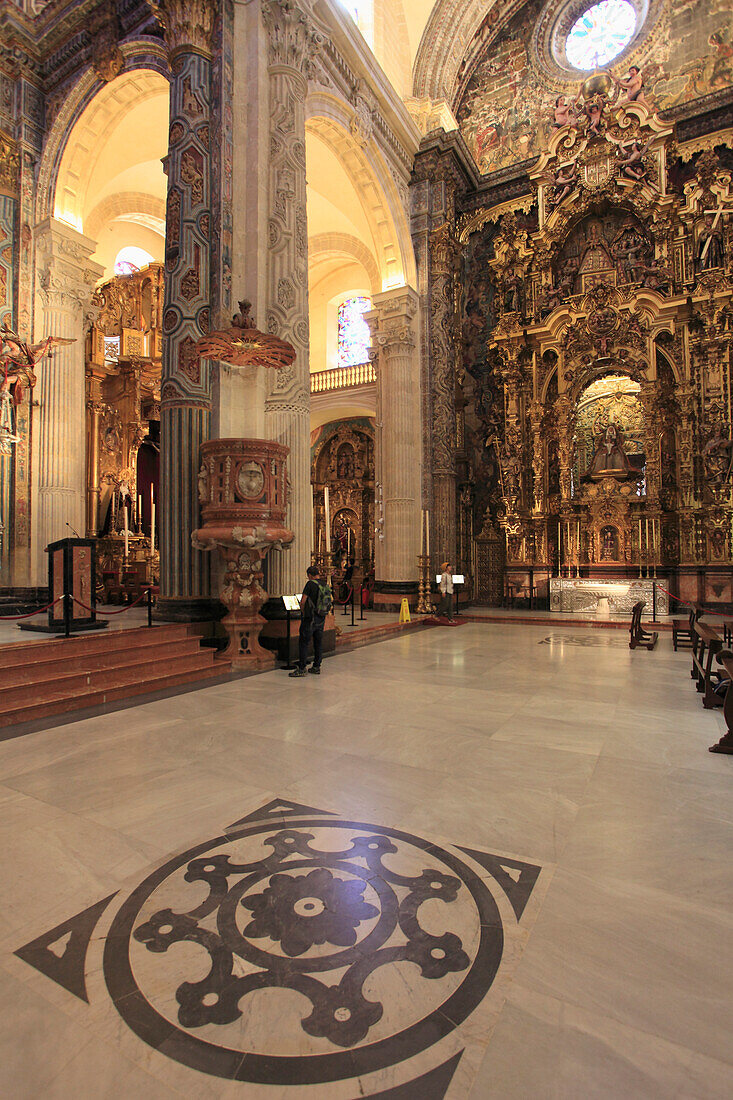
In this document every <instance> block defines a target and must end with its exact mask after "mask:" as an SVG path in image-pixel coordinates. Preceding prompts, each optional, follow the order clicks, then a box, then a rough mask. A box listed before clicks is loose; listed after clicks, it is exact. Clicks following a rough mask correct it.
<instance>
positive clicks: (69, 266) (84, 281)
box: [35, 218, 104, 310]
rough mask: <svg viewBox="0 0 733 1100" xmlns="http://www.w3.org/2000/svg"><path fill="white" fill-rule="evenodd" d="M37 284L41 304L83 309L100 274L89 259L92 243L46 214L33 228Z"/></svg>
mask: <svg viewBox="0 0 733 1100" xmlns="http://www.w3.org/2000/svg"><path fill="white" fill-rule="evenodd" d="M35 242H36V257H37V261H36V263H37V272H38V285H39V289H40V292H41V295H42V296H43V298H44V300H45V304H46V305H49V306H53V307H55V308H58V309H69V310H74V309H86V308H88V307H89V305H90V303H91V299H92V295H93V294H94V287H95V285H96V284H97V283H98V282H99V280H100V279H101V278H102V276H103V275H104V268H103V267H102V265H101V264H97V263H94V262H93V261H92V259H91V257H92V255H93V253H94V252H95V251H96V248H97V246H96V243H95V242H94V241H93V240H91V239H90V238H89V237H85V236H84V234H83V233H79V232H78V230H76V229H74V228H73V226H70V225H67V224H66V223H65V222H61V221H59V220H58V219H56V218H46V220H45V221H43V222H41V223H40V224H39V225H37V226H36V229H35Z"/></svg>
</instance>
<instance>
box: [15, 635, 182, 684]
mask: <svg viewBox="0 0 733 1100" xmlns="http://www.w3.org/2000/svg"><path fill="white" fill-rule="evenodd" d="M190 637H196V636H195V635H192V634H191V633H190V631H189V628H188V626H187V625H186V624H185V623H182V624H180V625H174V626H153V627H146V626H141V627H133V628H131V629H130V630H107V631H104V632H103V633H101V632H96V633H93V634H92V633H89V634H83V635H82V634H79V635H76V636H75V637H74V636H72V637H71V638H64V637H54V638H52V639H44V640H42V641H38V642H14V643H12V644H11V645H6V646H3V647H2V655H1V657H0V664H2V668H3V669H5V668H11V667H15V666H17V665H24V664H31V663H35V662H41V663H42V662H44V661H47V660H55V659H56V658H58V657H67V658H71V657H78V656H84V655H91V654H93V653H109V652H112V651H113V650H120V649H127V650H129V649H133V648H136V647H139V646H148V645H162V644H170V643H172V642H174V641H180V640H182V639H184V638H190ZM1 682H2V673H1V672H0V683H1Z"/></svg>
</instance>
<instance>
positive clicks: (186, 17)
mask: <svg viewBox="0 0 733 1100" xmlns="http://www.w3.org/2000/svg"><path fill="white" fill-rule="evenodd" d="M156 12H157V15H158V19H159V21H160V22H161V24H162V26H163V30H164V32H165V40H166V45H167V47H168V51H169V56H170V67H171V84H170V97H171V99H170V129H169V136H168V141H169V145H168V157H167V163H166V170H167V174H168V198H167V207H166V239H165V301H164V306H163V367H162V378H161V392H160V397H161V402H160V419H161V425H160V430H161V447H160V500H159V502H158V516H159V519H160V528H159V538H160V588H161V594H160V599H159V601H158V613H159V615H160V616H161V618H164V619H174V620H183V621H185V620H191V619H206V618H209V617H210V615H211V613H212V601H211V598H210V596H209V562H208V560H207V558H206V557H205V556H204V555H203V554H202V553H201V551H199V550H194V549H193V547H192V545H191V533H192V532H193V531H195V530H196V529H197V527H198V526H199V505H198V482H197V475H198V469H199V461H200V460H199V448H200V446H201V444H202V443H203V442H204V441H205V440H206V439H208V438H209V432H210V424H211V367H210V365H209V361H208V360H205V359H199V357H198V356H197V355H196V353H195V351H194V347H195V345H196V343H197V341H198V340H199V339H200V338H201V336H204V335H206V333H208V331H209V328H210V316H209V308H210V307H209V297H210V264H211V245H210V240H211V155H210V150H211V143H212V132H211V117H210V115H211V65H212V60H211V35H212V27H213V21H214V16H215V13H216V0H163V3H161V5H160V6H159V7H157V8H156Z"/></svg>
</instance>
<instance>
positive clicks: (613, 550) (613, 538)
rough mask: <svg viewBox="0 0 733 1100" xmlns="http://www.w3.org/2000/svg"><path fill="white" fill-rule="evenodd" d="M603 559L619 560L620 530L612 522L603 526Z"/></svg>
mask: <svg viewBox="0 0 733 1100" xmlns="http://www.w3.org/2000/svg"><path fill="white" fill-rule="evenodd" d="M600 541H601V561H618V531H617V530H616V528H615V527H612V526H611V525H610V524H608V525H606V526H605V527H602V528H601V539H600Z"/></svg>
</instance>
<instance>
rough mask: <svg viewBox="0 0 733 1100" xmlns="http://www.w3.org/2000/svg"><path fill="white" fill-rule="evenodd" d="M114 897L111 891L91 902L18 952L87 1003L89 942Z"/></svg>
mask: <svg viewBox="0 0 733 1100" xmlns="http://www.w3.org/2000/svg"><path fill="white" fill-rule="evenodd" d="M115 893H116V891H115ZM114 896H115V894H110V895H109V897H107V898H103V899H102V901H98V902H96V903H95V904H94V905H90V906H89V908H88V909H84V910H83V912H81V913H77V914H76V916H75V917H71V918H70V919H69V920H66V921H64V923H63V924H59V925H57V926H56V928H52V929H51V931H50V932H44V933H43V935H42V936H38V938H37V939H35V940H31V942H30V943H27V944H26V945H25V947H19V948H18V950H17V951H16V952H15V954H16V955H17V956H18V958H19V959H22V960H23V962H27V963H28V965H29V966H32V967H35V969H36V970H40V972H41V974H45V975H46V977H47V978H50V979H51V980H52V981H54V982H58V984H59V985H61V986H63V987H64V989H66V990H68V991H69V993H73V995H74V996H75V997H79V999H80V1000H82V1001H86V1002H87V1004H88V1003H89V998H88V997H87V986H86V979H85V976H84V972H85V965H86V957H87V950H88V948H89V941H90V940H91V938H92V932H93V931H94V929H95V928H96V926H97V921H98V920H99V918H100V917H101V915H102V913H103V912H104V910H105V909H106V908H107V906H108V905H109V903H110V902H111V901H112V898H113V897H114ZM59 948H63V949H62V950H59Z"/></svg>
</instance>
